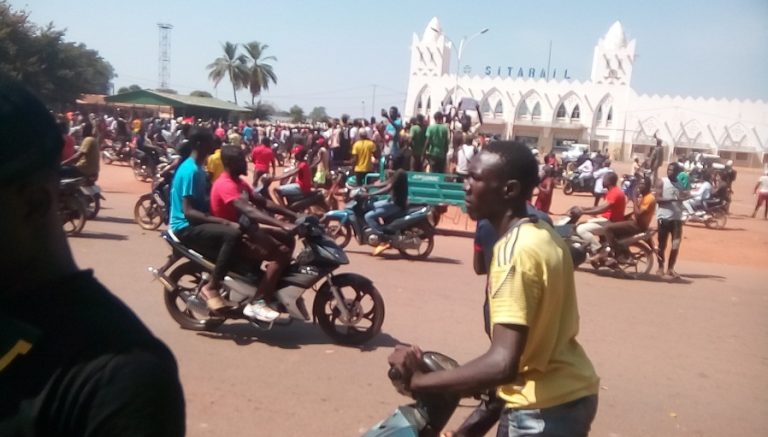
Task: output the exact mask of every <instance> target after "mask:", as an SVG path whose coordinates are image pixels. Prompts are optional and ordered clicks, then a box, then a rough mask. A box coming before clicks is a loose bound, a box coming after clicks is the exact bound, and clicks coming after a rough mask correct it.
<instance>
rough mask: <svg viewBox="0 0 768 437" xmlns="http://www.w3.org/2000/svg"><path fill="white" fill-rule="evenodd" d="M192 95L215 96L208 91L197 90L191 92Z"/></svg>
mask: <svg viewBox="0 0 768 437" xmlns="http://www.w3.org/2000/svg"><path fill="white" fill-rule="evenodd" d="M189 95H190V96H192V97H213V96H212V95H211V93H209V92H208V91H200V90H195V91H192V92H191V93H189Z"/></svg>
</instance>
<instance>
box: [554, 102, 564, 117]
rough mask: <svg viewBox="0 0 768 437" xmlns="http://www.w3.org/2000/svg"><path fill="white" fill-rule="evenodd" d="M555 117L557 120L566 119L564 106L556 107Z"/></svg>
mask: <svg viewBox="0 0 768 437" xmlns="http://www.w3.org/2000/svg"><path fill="white" fill-rule="evenodd" d="M556 117H557V118H565V117H566V115H565V105H563V104H562V103H561V104H560V106H558V107H557V115H556Z"/></svg>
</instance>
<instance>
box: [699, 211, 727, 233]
mask: <svg viewBox="0 0 768 437" xmlns="http://www.w3.org/2000/svg"><path fill="white" fill-rule="evenodd" d="M710 216H711V217H710V218H709V219H708V220H707V221H706V222H704V224H705V225H706V226H707V227H708V228H710V229H723V228H724V227H725V224H726V223H728V214H726V213H725V211H723V210H721V209H716V210H714V211H712V213H711V214H710Z"/></svg>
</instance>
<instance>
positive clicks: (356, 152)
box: [347, 129, 376, 187]
mask: <svg viewBox="0 0 768 437" xmlns="http://www.w3.org/2000/svg"><path fill="white" fill-rule="evenodd" d="M358 138H359V139H358V140H357V141H355V144H353V145H352V159H350V160H349V161H347V164H350V165H354V166H355V168H354V169H353V170H354V172H355V179H356V182H357V186H358V187H362V186H363V185H365V175H366V174H368V173H370V172H371V170H373V157H374V156H375V154H376V144H374V142H373V141H371V140H369V139H368V131H366V130H365V129H360V131H359V132H358Z"/></svg>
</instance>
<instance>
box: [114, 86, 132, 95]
mask: <svg viewBox="0 0 768 437" xmlns="http://www.w3.org/2000/svg"><path fill="white" fill-rule="evenodd" d="M129 92H131V90H129V89H128V87H124V86H121V87H120V88H118V89H117V93H118V94H125V93H129Z"/></svg>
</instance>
